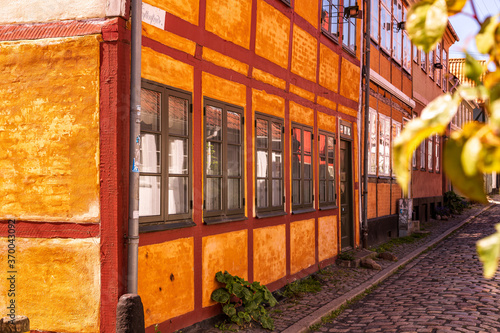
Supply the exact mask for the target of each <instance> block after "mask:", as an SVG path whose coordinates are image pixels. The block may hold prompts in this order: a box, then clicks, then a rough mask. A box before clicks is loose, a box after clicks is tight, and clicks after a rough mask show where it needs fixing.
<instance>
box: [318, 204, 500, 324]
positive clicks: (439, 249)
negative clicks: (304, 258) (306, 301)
mask: <svg viewBox="0 0 500 333" xmlns="http://www.w3.org/2000/svg"><path fill="white" fill-rule="evenodd" d="M499 222H500V205H494V206H493V207H492V208H490V209H489V210H487V211H485V212H483V213H482V214H481V215H479V216H478V217H477V218H475V219H473V220H472V221H471V223H469V224H466V225H465V226H464V227H463V228H462V229H459V230H458V231H457V232H455V233H454V234H452V235H451V236H450V237H449V238H447V239H445V240H444V241H442V242H441V243H439V244H438V245H437V246H436V247H435V248H434V249H432V250H430V251H428V252H427V253H425V254H423V255H421V256H420V257H419V258H418V259H416V260H415V261H413V262H412V263H410V264H409V265H407V267H405V268H404V269H402V270H401V271H399V272H398V273H397V274H395V275H393V276H391V277H390V278H388V279H387V280H385V281H384V282H383V283H382V284H381V285H380V286H379V287H378V288H376V289H375V290H374V291H373V292H372V293H371V294H369V295H368V296H366V297H365V298H364V299H362V300H360V301H359V302H357V303H355V304H354V305H353V306H351V307H350V308H349V309H347V310H345V311H344V312H343V313H342V314H341V315H340V316H338V317H337V318H336V320H335V321H333V322H332V323H326V324H324V325H323V326H322V327H321V328H319V329H318V331H321V332H352V333H356V332H366V333H369V332H398V333H399V332H401V333H402V332H488V333H490V332H500V285H499V282H500V274H498V275H497V276H496V277H495V278H494V279H492V280H485V279H484V278H483V277H482V267H481V264H480V262H479V260H478V257H477V254H476V250H475V243H476V241H477V240H478V239H480V238H483V237H485V236H487V235H489V234H491V233H493V232H494V224H495V223H499Z"/></svg>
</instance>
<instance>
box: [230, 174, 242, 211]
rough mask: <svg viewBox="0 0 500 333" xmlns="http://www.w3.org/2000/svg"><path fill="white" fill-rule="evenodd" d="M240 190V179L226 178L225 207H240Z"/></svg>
mask: <svg viewBox="0 0 500 333" xmlns="http://www.w3.org/2000/svg"><path fill="white" fill-rule="evenodd" d="M240 196H241V191H240V179H239V178H236V179H234V178H232V179H228V180H227V208H228V209H237V208H241V200H240Z"/></svg>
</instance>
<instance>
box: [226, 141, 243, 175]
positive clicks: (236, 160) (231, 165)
mask: <svg viewBox="0 0 500 333" xmlns="http://www.w3.org/2000/svg"><path fill="white" fill-rule="evenodd" d="M240 152H241V147H240V146H233V145H228V146H227V174H228V176H230V177H233V176H241V153H240Z"/></svg>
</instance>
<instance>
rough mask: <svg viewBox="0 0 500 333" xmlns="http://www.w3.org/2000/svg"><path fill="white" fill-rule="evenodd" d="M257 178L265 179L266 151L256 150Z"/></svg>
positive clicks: (266, 168) (266, 167)
mask: <svg viewBox="0 0 500 333" xmlns="http://www.w3.org/2000/svg"><path fill="white" fill-rule="evenodd" d="M256 169H257V177H258V178H261V177H267V170H268V165H267V151H262V150H258V151H257V166H256Z"/></svg>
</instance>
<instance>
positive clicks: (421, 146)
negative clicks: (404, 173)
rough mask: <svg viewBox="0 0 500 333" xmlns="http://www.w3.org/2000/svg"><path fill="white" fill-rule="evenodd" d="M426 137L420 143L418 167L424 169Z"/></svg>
mask: <svg viewBox="0 0 500 333" xmlns="http://www.w3.org/2000/svg"><path fill="white" fill-rule="evenodd" d="M426 140H427V139H425V140H424V141H422V143H421V144H420V169H422V170H425V159H426V155H425V145H426V144H427V143H426V142H425V141H426Z"/></svg>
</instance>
